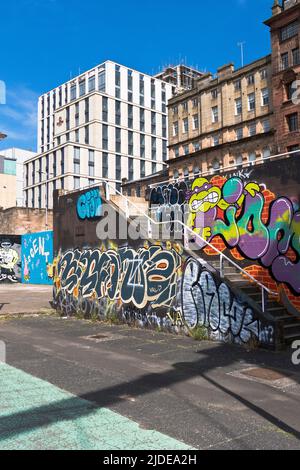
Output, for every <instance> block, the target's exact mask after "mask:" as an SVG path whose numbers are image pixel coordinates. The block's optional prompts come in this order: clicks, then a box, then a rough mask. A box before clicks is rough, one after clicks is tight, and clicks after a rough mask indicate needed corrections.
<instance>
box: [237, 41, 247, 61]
mask: <svg viewBox="0 0 300 470" xmlns="http://www.w3.org/2000/svg"><path fill="white" fill-rule="evenodd" d="M245 44H246V43H245V41H243V42H238V44H237V45H238V47H240V48H241V62H242V67H244V45H245Z"/></svg>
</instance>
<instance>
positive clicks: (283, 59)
mask: <svg viewBox="0 0 300 470" xmlns="http://www.w3.org/2000/svg"><path fill="white" fill-rule="evenodd" d="M288 67H289V53H288V52H284V53H283V54H281V70H285V69H287V68H288Z"/></svg>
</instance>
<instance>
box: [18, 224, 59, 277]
mask: <svg viewBox="0 0 300 470" xmlns="http://www.w3.org/2000/svg"><path fill="white" fill-rule="evenodd" d="M21 253H22V282H23V283H24V284H49V285H51V284H52V282H53V281H52V278H51V269H52V263H53V232H39V233H30V234H27V235H23V236H22V250H21Z"/></svg>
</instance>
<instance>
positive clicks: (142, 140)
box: [140, 134, 145, 158]
mask: <svg viewBox="0 0 300 470" xmlns="http://www.w3.org/2000/svg"><path fill="white" fill-rule="evenodd" d="M140 156H141V157H142V158H144V157H145V136H144V134H140Z"/></svg>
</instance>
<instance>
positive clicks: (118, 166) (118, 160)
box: [116, 155, 122, 181]
mask: <svg viewBox="0 0 300 470" xmlns="http://www.w3.org/2000/svg"><path fill="white" fill-rule="evenodd" d="M121 160H122V158H121V155H116V180H117V181H121Z"/></svg>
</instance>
